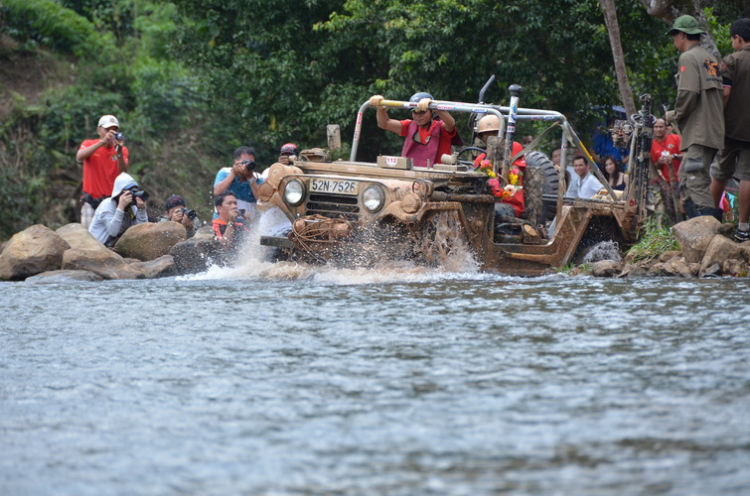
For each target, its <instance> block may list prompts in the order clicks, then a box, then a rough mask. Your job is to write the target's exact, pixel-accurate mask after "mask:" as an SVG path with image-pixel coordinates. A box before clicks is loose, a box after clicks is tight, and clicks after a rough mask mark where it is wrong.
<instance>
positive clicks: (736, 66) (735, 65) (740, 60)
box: [711, 19, 750, 242]
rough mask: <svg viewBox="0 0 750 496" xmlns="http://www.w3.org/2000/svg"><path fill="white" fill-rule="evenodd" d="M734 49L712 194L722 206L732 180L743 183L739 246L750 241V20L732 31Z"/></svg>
mask: <svg viewBox="0 0 750 496" xmlns="http://www.w3.org/2000/svg"><path fill="white" fill-rule="evenodd" d="M729 34H730V35H731V36H732V48H734V53H730V54H729V55H727V56H726V57H725V58H724V65H722V68H721V73H722V77H723V80H724V127H725V129H726V136H725V137H724V149H723V150H722V152H721V161H720V162H719V163H718V165H717V164H715V163H714V164H713V166H712V167H711V193H712V194H713V197H714V202H715V203H716V205H717V206H718V204H719V202H720V201H721V195H722V193H724V185H725V183H726V181H727V180H728V179H730V178H731V177H732V176H736V177H737V178H739V180H740V191H739V203H740V205H739V211H740V212H739V213H740V219H739V221H740V222H739V225H738V226H737V232H736V233H735V235H734V240H735V241H738V242H743V241H748V240H750V223H748V220H750V19H740V20H738V21H735V22H733V23H732V26H731V27H730V28H729Z"/></svg>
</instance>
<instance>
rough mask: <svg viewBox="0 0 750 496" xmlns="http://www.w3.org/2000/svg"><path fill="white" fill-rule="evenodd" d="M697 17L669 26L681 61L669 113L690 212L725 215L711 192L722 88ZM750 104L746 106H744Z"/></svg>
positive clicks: (686, 17)
mask: <svg viewBox="0 0 750 496" xmlns="http://www.w3.org/2000/svg"><path fill="white" fill-rule="evenodd" d="M704 33H705V31H703V29H701V27H700V25H699V24H698V21H697V20H696V19H695V18H694V17H691V16H689V15H684V16H681V17H678V18H677V20H675V22H674V25H673V26H672V28H671V29H670V30H669V31H668V32H667V34H669V35H670V36H672V41H673V43H674V46H675V48H677V50H678V51H679V52H680V53H681V55H680V59H679V61H678V63H677V65H678V67H679V70H678V72H677V99H676V100H675V104H674V110H672V111H669V112H667V116H666V119H667V120H668V121H669V122H671V123H672V124H674V125H676V126H677V128H678V129H679V130H680V134H681V135H682V142H681V144H680V151H681V152H683V159H682V165H681V166H680V170H679V172H678V178H679V181H680V196H681V197H682V201H683V204H684V206H685V213H686V214H687V216H688V218H692V217H697V216H700V215H711V216H714V217H716V219H718V220H719V222H721V221H722V219H723V216H724V212H723V211H722V210H721V209H719V208H717V206H716V204H715V202H714V198H713V196H712V195H711V191H710V186H711V177H710V175H709V171H710V167H711V162H713V160H714V158H715V157H716V153H717V152H718V151H719V149H720V148H721V147H722V146H723V145H724V110H723V101H722V95H723V91H724V88H723V86H722V81H721V71H720V70H719V64H718V62H717V61H716V58H715V57H714V56H713V55H711V54H710V53H708V51H707V50H706V49H705V48H703V47H701V45H700V40H701V34H704ZM744 110H746V109H743V111H744Z"/></svg>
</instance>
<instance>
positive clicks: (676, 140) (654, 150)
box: [651, 134, 682, 182]
mask: <svg viewBox="0 0 750 496" xmlns="http://www.w3.org/2000/svg"><path fill="white" fill-rule="evenodd" d="M681 141H682V140H680V137H679V136H677V135H676V134H668V135H666V136H664V141H662V142H661V143H660V142H658V141H656V138H654V140H653V141H652V142H651V161H652V162H653V163H654V165H656V166H657V167H660V168H661V173H662V174H663V175H664V179H667V180H669V181H670V182H677V171H678V170H680V162H681V160H682V159H679V158H675V159H673V160H672V163H673V164H674V173H672V167H670V166H669V165H668V164H659V163H657V162H658V160H659V158H660V157H661V156H662V155H667V154H669V155H676V154H678V153H680V142H681ZM670 178H671V179H670Z"/></svg>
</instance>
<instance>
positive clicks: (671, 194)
mask: <svg viewBox="0 0 750 496" xmlns="http://www.w3.org/2000/svg"><path fill="white" fill-rule="evenodd" d="M680 141H681V140H680V137H679V135H677V134H668V127H667V123H666V122H665V121H664V119H656V121H655V122H654V141H653V142H652V143H651V162H652V163H653V164H654V165H655V166H656V168H657V169H658V170H660V171H661V177H659V178H657V179H656V181H657V182H658V183H659V190H660V194H661V199H662V205H663V206H664V211H665V212H666V214H667V215H668V216H669V219H670V220H671V221H672V224H673V225H674V224H676V223H677V222H679V221H681V220H682V214H681V210H679V209H680V205H679V187H680V185H679V182H678V180H677V176H678V172H679V170H680V163H681V162H682V155H681V154H680ZM674 190H677V191H674ZM676 199H677V205H675V201H676Z"/></svg>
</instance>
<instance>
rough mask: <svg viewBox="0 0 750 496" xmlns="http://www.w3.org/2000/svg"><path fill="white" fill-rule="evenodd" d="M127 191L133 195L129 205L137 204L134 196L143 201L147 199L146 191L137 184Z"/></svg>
mask: <svg viewBox="0 0 750 496" xmlns="http://www.w3.org/2000/svg"><path fill="white" fill-rule="evenodd" d="M128 191H130V193H131V194H132V195H133V202H132V203H131V205H138V204H137V203H136V201H135V199H136V198H140V199H141V200H143V202H144V203H145V202H147V201H148V197H149V194H148V191H145V190H142V189H141V188H139V187H138V186H133V187H132V188H130V189H129V190H128Z"/></svg>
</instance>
